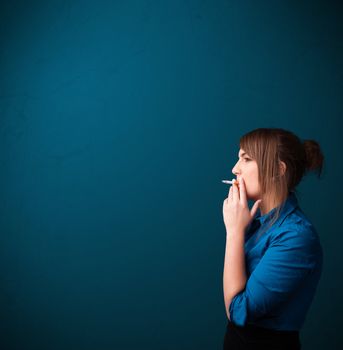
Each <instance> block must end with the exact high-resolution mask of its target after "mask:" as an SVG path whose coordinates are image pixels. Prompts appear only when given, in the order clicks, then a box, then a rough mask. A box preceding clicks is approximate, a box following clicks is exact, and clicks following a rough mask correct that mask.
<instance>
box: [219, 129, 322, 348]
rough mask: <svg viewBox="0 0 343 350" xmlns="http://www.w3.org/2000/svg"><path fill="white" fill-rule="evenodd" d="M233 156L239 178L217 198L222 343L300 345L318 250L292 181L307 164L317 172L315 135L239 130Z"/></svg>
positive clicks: (317, 267)
mask: <svg viewBox="0 0 343 350" xmlns="http://www.w3.org/2000/svg"><path fill="white" fill-rule="evenodd" d="M238 157H239V160H238V162H237V163H236V164H235V166H234V168H233V169H232V173H233V174H235V175H236V176H237V180H238V182H237V183H234V184H233V185H232V186H230V191H229V194H228V197H227V198H226V199H225V200H224V203H223V217H224V223H225V228H226V250H225V262H224V273H223V289H224V302H225V308H226V313H227V316H228V325H227V328H226V334H225V338H224V349H230V350H235V349H260V348H261V349H262V348H263V349H264V350H266V349H273V350H278V349H287V350H292V349H301V343H300V337H299V331H300V329H301V327H302V325H303V323H304V321H305V317H306V314H307V312H308V310H309V307H310V305H311V302H312V300H313V297H314V294H315V291H316V288H317V284H318V282H319V279H320V276H321V271H322V264H323V251H322V247H321V244H320V240H319V237H318V234H317V232H316V230H315V228H314V227H313V225H312V223H311V222H310V221H309V220H308V219H307V218H306V216H305V214H304V213H303V211H302V210H301V209H300V207H299V205H298V200H297V197H296V193H295V187H296V186H297V185H298V184H299V182H300V180H301V179H302V177H303V176H304V175H305V174H306V173H307V172H308V171H309V170H318V173H319V175H318V176H319V177H320V174H321V171H322V166H323V161H324V157H323V154H322V152H321V150H320V147H319V145H318V143H317V142H316V141H313V140H306V141H304V142H301V141H300V139H299V138H298V137H297V136H296V135H294V134H293V133H291V132H290V131H287V130H284V129H278V128H259V129H256V130H253V131H251V132H249V133H247V134H246V135H244V136H243V137H242V138H241V139H240V150H239V154H238ZM249 199H250V200H253V201H255V203H254V205H253V206H252V209H251V210H249V206H248V203H247V200H249ZM258 209H259V212H258Z"/></svg>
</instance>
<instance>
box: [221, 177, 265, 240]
mask: <svg viewBox="0 0 343 350" xmlns="http://www.w3.org/2000/svg"><path fill="white" fill-rule="evenodd" d="M238 183H239V187H238V184H237V181H236V182H235V183H234V184H233V185H232V186H230V191H229V194H228V196H227V198H226V199H225V200H224V202H223V217H224V223H225V227H226V232H227V233H233V234H234V233H235V232H245V229H246V227H247V226H248V225H249V224H250V222H251V221H252V219H253V218H254V216H255V214H256V211H257V209H258V206H259V205H260V203H261V201H262V200H261V199H258V200H257V201H256V202H255V203H254V205H253V207H252V208H251V211H250V210H249V205H248V201H247V197H246V191H245V183H244V180H243V179H242V178H240V179H239V182H238Z"/></svg>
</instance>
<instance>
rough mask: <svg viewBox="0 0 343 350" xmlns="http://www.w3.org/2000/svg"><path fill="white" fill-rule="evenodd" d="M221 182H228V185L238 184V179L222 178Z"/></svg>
mask: <svg viewBox="0 0 343 350" xmlns="http://www.w3.org/2000/svg"><path fill="white" fill-rule="evenodd" d="M222 182H223V183H224V184H230V185H233V184H234V183H237V185H238V181H237V180H236V179H232V180H222Z"/></svg>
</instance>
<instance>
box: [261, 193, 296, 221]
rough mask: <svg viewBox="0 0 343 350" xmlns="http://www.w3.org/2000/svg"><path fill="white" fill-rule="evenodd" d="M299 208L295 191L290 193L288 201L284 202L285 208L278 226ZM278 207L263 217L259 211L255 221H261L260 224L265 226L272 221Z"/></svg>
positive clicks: (282, 208) (283, 207)
mask: <svg viewBox="0 0 343 350" xmlns="http://www.w3.org/2000/svg"><path fill="white" fill-rule="evenodd" d="M297 207H298V199H297V197H296V195H295V192H294V191H290V192H289V194H288V197H287V199H286V200H285V201H284V202H283V206H282V205H281V210H280V216H279V218H278V226H280V225H281V223H282V222H283V220H284V219H285V218H286V216H287V215H288V214H290V213H291V212H292V211H294V210H295V209H296V208H297ZM276 209H277V207H276V208H273V209H272V210H271V211H269V212H268V213H267V214H264V215H261V211H260V208H258V209H257V213H256V215H255V217H254V220H258V221H260V224H261V225H263V224H264V223H266V222H267V221H268V220H270V219H271V217H272V215H273V214H274V213H275V211H276Z"/></svg>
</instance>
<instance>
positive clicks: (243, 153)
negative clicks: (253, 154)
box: [238, 152, 246, 158]
mask: <svg viewBox="0 0 343 350" xmlns="http://www.w3.org/2000/svg"><path fill="white" fill-rule="evenodd" d="M244 155H246V153H245V152H242V154H241V156H242V157H243V156H244ZM238 158H239V153H238Z"/></svg>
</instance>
